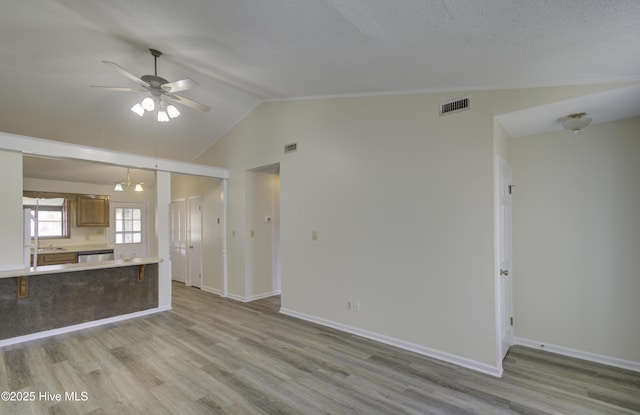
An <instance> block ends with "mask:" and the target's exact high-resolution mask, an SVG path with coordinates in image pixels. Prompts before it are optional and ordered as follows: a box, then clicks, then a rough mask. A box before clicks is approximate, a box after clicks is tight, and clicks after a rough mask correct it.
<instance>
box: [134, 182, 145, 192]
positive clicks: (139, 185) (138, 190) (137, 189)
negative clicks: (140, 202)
mask: <svg viewBox="0 0 640 415" xmlns="http://www.w3.org/2000/svg"><path fill="white" fill-rule="evenodd" d="M133 190H134V191H136V192H143V191H144V189H143V188H142V183H137V184H136V188H135V189H133Z"/></svg>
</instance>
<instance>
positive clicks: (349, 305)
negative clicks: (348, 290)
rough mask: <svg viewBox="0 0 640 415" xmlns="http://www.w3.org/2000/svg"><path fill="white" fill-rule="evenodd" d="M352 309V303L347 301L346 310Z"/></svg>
mask: <svg viewBox="0 0 640 415" xmlns="http://www.w3.org/2000/svg"><path fill="white" fill-rule="evenodd" d="M352 308H353V303H352V302H351V301H347V310H351V309H352Z"/></svg>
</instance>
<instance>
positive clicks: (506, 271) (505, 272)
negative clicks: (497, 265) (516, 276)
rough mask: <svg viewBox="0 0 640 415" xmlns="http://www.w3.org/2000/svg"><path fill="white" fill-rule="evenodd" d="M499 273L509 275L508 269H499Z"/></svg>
mask: <svg viewBox="0 0 640 415" xmlns="http://www.w3.org/2000/svg"><path fill="white" fill-rule="evenodd" d="M500 275H504V276H508V275H509V270H508V269H501V270H500Z"/></svg>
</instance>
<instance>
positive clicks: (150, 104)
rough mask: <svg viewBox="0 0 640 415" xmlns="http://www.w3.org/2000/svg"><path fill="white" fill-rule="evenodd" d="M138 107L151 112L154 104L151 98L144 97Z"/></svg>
mask: <svg viewBox="0 0 640 415" xmlns="http://www.w3.org/2000/svg"><path fill="white" fill-rule="evenodd" d="M140 105H141V106H142V108H144V109H145V110H147V111H153V110H154V109H155V107H156V103H155V102H153V98H151V97H146V98H145V99H143V100H142V102H141V103H140Z"/></svg>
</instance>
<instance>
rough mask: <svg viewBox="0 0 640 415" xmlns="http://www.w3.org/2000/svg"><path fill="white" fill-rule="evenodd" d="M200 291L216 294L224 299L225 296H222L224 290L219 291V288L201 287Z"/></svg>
mask: <svg viewBox="0 0 640 415" xmlns="http://www.w3.org/2000/svg"><path fill="white" fill-rule="evenodd" d="M200 289H201V290H202V291H206V292H208V293H211V294H216V295H219V296H220V297H224V296H223V295H222V290H219V289H217V288H213V287H207V286H205V285H203V286H202V287H200Z"/></svg>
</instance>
